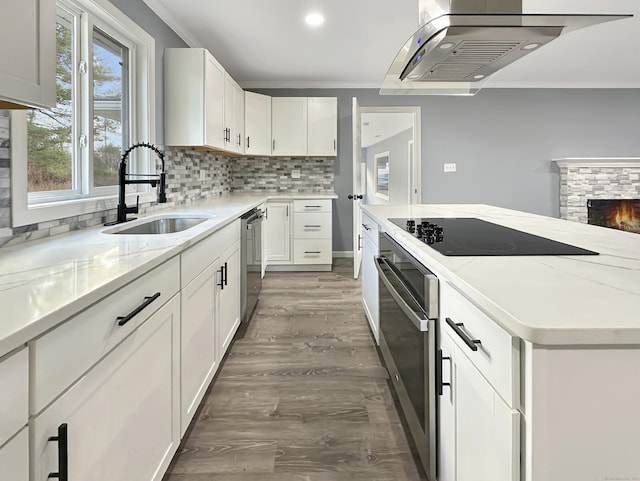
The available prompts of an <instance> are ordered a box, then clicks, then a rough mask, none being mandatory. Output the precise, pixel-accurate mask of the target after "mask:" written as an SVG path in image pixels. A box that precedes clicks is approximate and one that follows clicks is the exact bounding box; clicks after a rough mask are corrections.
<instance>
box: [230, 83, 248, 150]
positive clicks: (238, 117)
mask: <svg viewBox="0 0 640 481" xmlns="http://www.w3.org/2000/svg"><path fill="white" fill-rule="evenodd" d="M234 84H235V98H234V108H235V111H236V112H235V126H234V132H235V133H234V135H233V137H232V140H233V141H234V145H235V151H236V152H237V153H239V154H244V135H245V134H244V90H242V87H240V85H238V84H237V83H235V82H234Z"/></svg>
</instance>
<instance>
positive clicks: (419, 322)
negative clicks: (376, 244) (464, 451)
mask: <svg viewBox="0 0 640 481" xmlns="http://www.w3.org/2000/svg"><path fill="white" fill-rule="evenodd" d="M375 261H376V269H377V270H378V276H379V277H380V280H381V281H382V282H383V284H384V285H385V287H386V288H387V290H388V291H389V293H390V294H391V297H393V299H394V300H395V301H396V302H397V303H398V306H399V307H400V309H402V312H404V313H405V315H406V316H407V317H408V318H409V319H411V322H413V324H414V325H415V326H416V329H419V330H421V331H428V330H429V329H428V327H427V326H426V325H425V326H423V321H428V320H429V318H428V317H427V315H426V314H425V313H424V311H422V309H421V308H420V305H419V304H418V302H417V301H415V300H414V298H413V295H412V294H411V292H409V290H408V289H407V288H406V287H404V284H403V283H402V281H401V280H400V278H399V277H398V275H397V274H396V273H395V272H393V270H392V269H391V266H390V265H389V263H388V262H387V260H386V259H385V258H384V257H383V256H376V258H375ZM383 265H384V266H385V267H386V269H385V268H383V267H382V266H383ZM387 272H389V273H390V274H391V275H393V277H394V278H395V280H396V281H397V284H398V286H400V287H402V289H403V290H404V292H405V295H406V296H407V297H408V298H409V299H410V300H411V302H412V304H414V306H413V307H412V306H410V305H409V303H408V302H407V301H406V299H404V298H403V296H402V295H400V293H399V292H398V291H397V289H396V288H395V287H394V286H393V284H392V283H391V281H390V280H389V277H388V276H387Z"/></svg>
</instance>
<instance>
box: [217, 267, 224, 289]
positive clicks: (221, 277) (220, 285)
mask: <svg viewBox="0 0 640 481" xmlns="http://www.w3.org/2000/svg"><path fill="white" fill-rule="evenodd" d="M218 287H219V288H220V290H221V291H224V266H220V284H218Z"/></svg>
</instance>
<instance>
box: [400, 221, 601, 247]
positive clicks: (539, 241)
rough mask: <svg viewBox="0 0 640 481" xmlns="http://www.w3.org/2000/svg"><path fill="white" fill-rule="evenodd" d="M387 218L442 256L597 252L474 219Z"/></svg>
mask: <svg viewBox="0 0 640 481" xmlns="http://www.w3.org/2000/svg"><path fill="white" fill-rule="evenodd" d="M389 220H390V221H391V222H393V223H394V224H395V225H397V226H399V227H402V228H403V229H405V230H406V231H407V232H409V233H411V234H412V235H413V236H414V237H416V238H418V239H420V240H421V241H423V242H425V243H426V244H428V245H429V247H432V248H433V249H435V250H437V251H438V252H440V253H441V254H443V255H445V256H552V255H553V256H564V255H567V256H575V255H598V253H597V252H594V251H590V250H587V249H582V248H580V247H576V246H573V245H570V244H565V243H563V242H557V241H554V240H551V239H547V238H545V237H540V236H537V235H533V234H528V233H526V232H522V231H519V230H516V229H511V228H509V227H504V226H501V225H498V224H493V223H492V222H487V221H484V220H480V219H475V218H466V217H465V218H460V217H451V218H449V217H440V218H435V217H434V218H414V219H407V218H403V219H389Z"/></svg>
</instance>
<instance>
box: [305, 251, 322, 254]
mask: <svg viewBox="0 0 640 481" xmlns="http://www.w3.org/2000/svg"><path fill="white" fill-rule="evenodd" d="M304 253H305V254H322V252H320V251H304Z"/></svg>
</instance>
